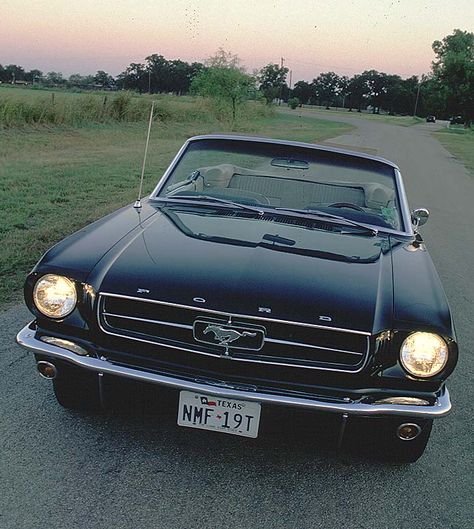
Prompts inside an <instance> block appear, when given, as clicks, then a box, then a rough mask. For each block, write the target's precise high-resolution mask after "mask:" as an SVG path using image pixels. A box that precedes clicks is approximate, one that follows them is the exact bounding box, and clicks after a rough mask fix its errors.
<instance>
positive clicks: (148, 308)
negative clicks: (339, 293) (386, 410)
mask: <svg viewBox="0 0 474 529" xmlns="http://www.w3.org/2000/svg"><path fill="white" fill-rule="evenodd" d="M98 318H99V325H100V327H101V329H102V330H103V331H104V332H105V333H107V334H111V335H114V336H119V337H124V338H127V339H132V340H137V341H142V342H146V343H151V344H157V345H162V346H165V347H169V348H174V349H179V350H182V351H186V352H190V353H196V354H201V355H208V356H213V357H222V356H230V357H232V359H233V360H240V361H242V362H257V363H262V364H273V365H281V366H291V367H302V368H310V369H325V370H331V371H343V372H349V373H351V372H352V373H356V372H359V371H360V370H361V369H362V368H363V367H364V365H365V363H366V360H367V356H368V350H369V335H368V334H365V333H360V332H357V331H350V330H342V329H331V328H328V327H321V326H317V325H311V324H305V323H299V322H287V321H281V320H274V319H270V318H260V317H254V316H247V315H238V314H228V313H223V312H218V311H211V310H205V309H201V308H196V307H188V306H182V305H176V304H172V303H166V302H160V301H149V300H142V299H136V298H130V297H125V296H119V295H116V294H101V295H100V297H99V303H98ZM195 322H196V324H197V325H199V326H200V327H199V330H200V332H201V335H200V336H196V329H197V327H196V326H195ZM203 322H204V326H205V325H206V324H207V325H209V327H210V328H214V327H217V328H220V329H223V330H227V329H228V328H232V329H235V330H237V331H242V333H243V332H244V331H245V332H247V333H248V334H247V336H248V337H247V336H245V335H244V336H243V338H238V339H236V341H235V342H232V343H228V344H223V345H219V344H218V341H216V340H217V338H214V337H213V333H209V334H208V337H204V336H203V335H202V329H203ZM262 335H263V343H262V340H261V339H260V337H261V336H262ZM254 336H255V337H256V338H249V337H254ZM203 338H204V340H209V343H205V342H204V341H203ZM246 340H247V342H246ZM252 340H257V341H255V342H252ZM214 342H215V343H214ZM256 344H258V346H257V345H256ZM156 354H157V355H158V356H159V350H157V353H156ZM156 360H157V361H158V360H159V358H157V359H156Z"/></svg>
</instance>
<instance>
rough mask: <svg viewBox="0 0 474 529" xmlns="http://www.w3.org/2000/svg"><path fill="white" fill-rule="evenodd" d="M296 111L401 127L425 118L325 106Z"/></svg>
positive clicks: (414, 123)
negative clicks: (369, 120) (327, 108)
mask: <svg viewBox="0 0 474 529" xmlns="http://www.w3.org/2000/svg"><path fill="white" fill-rule="evenodd" d="M295 112H301V113H302V114H303V115H304V114H305V113H310V112H312V113H317V114H318V115H320V116H321V119H323V116H324V114H327V115H329V116H341V117H342V116H344V117H347V116H352V117H354V118H361V119H373V120H376V121H379V122H381V123H390V124H391V125H399V126H401V127H411V126H412V125H417V124H418V123H424V121H425V120H424V119H423V118H419V117H413V116H389V115H388V114H372V113H371V112H365V111H364V112H357V110H353V111H352V112H349V110H348V109H347V108H346V109H342V108H331V109H330V110H326V108H325V107H317V106H312V107H302V108H297V109H295Z"/></svg>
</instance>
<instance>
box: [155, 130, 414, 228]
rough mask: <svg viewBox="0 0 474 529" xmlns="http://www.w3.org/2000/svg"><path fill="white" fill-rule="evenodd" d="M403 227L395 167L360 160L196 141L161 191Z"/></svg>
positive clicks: (328, 153) (220, 141)
mask: <svg viewBox="0 0 474 529" xmlns="http://www.w3.org/2000/svg"><path fill="white" fill-rule="evenodd" d="M158 196H159V197H162V198H170V199H171V198H173V199H175V200H179V198H180V196H182V197H183V202H184V199H185V198H186V199H187V200H188V201H189V199H190V198H196V200H203V201H204V200H210V199H212V198H215V199H219V203H223V202H224V200H227V201H229V202H230V203H234V205H236V204H244V205H248V206H256V207H257V208H260V209H262V210H265V211H271V210H275V211H277V210H278V211H282V210H291V211H292V212H294V213H295V212H296V213H297V212H301V214H302V215H304V214H310V213H311V212H318V213H319V214H326V215H328V216H330V215H337V216H340V217H344V218H346V219H348V220H352V221H356V222H360V223H366V224H371V225H376V226H381V227H385V228H390V229H395V230H401V229H403V225H402V221H401V214H400V208H399V205H398V198H397V192H396V185H395V170H394V168H393V167H392V166H390V165H388V164H386V163H383V162H381V161H377V160H371V159H366V158H363V157H359V156H357V155H354V156H352V155H345V154H340V153H336V152H332V151H323V150H318V149H311V148H305V147H300V146H293V145H284V144H274V143H265V142H256V141H239V140H226V139H203V140H196V141H192V142H191V143H190V144H189V146H188V148H187V149H186V151H185V153H184V154H183V155H182V157H181V158H180V160H179V162H178V164H177V165H176V166H175V168H174V170H173V171H172V173H171V174H170V176H169V178H168V180H167V181H166V182H165V184H164V186H163V187H162V188H161V191H160V192H159V194H158Z"/></svg>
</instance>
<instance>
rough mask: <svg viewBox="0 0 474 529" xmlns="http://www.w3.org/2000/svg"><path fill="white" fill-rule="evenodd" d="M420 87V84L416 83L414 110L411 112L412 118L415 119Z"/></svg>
mask: <svg viewBox="0 0 474 529" xmlns="http://www.w3.org/2000/svg"><path fill="white" fill-rule="evenodd" d="M420 86H421V82H419V81H418V90H417V91H416V99H415V109H414V110H413V117H414V118H415V117H416V109H417V107H418V98H419V97H420Z"/></svg>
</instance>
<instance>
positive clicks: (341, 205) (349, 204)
mask: <svg viewBox="0 0 474 529" xmlns="http://www.w3.org/2000/svg"><path fill="white" fill-rule="evenodd" d="M327 207H328V208H349V209H355V210H356V211H362V213H365V210H364V209H363V208H361V207H360V206H358V205H357V204H353V203H352V202H334V203H332V204H329V205H328V206H327Z"/></svg>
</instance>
